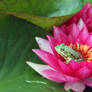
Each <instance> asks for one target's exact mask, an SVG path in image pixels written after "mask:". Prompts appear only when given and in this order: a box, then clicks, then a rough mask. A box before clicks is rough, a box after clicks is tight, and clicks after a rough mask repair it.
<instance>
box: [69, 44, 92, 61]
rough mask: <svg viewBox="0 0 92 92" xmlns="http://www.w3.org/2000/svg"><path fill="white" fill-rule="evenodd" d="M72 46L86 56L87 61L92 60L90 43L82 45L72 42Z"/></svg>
mask: <svg viewBox="0 0 92 92" xmlns="http://www.w3.org/2000/svg"><path fill="white" fill-rule="evenodd" d="M69 47H70V48H72V49H74V50H76V51H78V52H80V53H81V54H82V56H83V57H84V60H85V61H88V62H90V61H92V48H91V47H90V46H88V45H82V44H78V43H77V44H70V45H69Z"/></svg>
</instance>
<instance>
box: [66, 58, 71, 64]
mask: <svg viewBox="0 0 92 92" xmlns="http://www.w3.org/2000/svg"><path fill="white" fill-rule="evenodd" d="M71 60H73V59H72V58H67V59H66V61H65V63H66V64H68V63H69V61H71Z"/></svg>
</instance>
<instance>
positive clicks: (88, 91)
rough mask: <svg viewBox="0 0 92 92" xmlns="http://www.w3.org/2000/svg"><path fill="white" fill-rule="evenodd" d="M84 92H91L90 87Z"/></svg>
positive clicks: (91, 88)
mask: <svg viewBox="0 0 92 92" xmlns="http://www.w3.org/2000/svg"><path fill="white" fill-rule="evenodd" d="M84 92H92V87H86V89H85V91H84Z"/></svg>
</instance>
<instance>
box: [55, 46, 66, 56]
mask: <svg viewBox="0 0 92 92" xmlns="http://www.w3.org/2000/svg"><path fill="white" fill-rule="evenodd" d="M55 50H56V51H57V52H58V53H59V54H60V55H65V53H64V52H65V45H64V44H61V45H59V46H56V47H55Z"/></svg>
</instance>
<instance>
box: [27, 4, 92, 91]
mask: <svg viewBox="0 0 92 92" xmlns="http://www.w3.org/2000/svg"><path fill="white" fill-rule="evenodd" d="M86 6H89V3H88V4H87V5H86ZM86 6H84V8H85V7H86ZM84 8H83V9H84ZM83 9H82V10H81V11H80V12H83ZM84 11H85V9H84ZM80 12H79V13H77V15H78V14H80ZM81 15H82V14H81ZM74 17H76V16H74ZM74 17H73V19H74ZM78 18H79V20H78V21H77V23H76V21H74V20H73V22H71V23H70V24H68V25H67V26H66V28H65V27H63V25H62V26H60V27H55V26H54V27H53V36H49V35H47V38H48V40H47V39H44V38H40V37H36V41H37V43H38V45H39V48H40V49H33V52H35V53H36V54H37V55H38V57H39V58H40V59H41V60H42V61H44V62H45V63H46V64H47V65H43V64H36V63H32V62H29V61H27V64H28V65H29V66H31V67H32V68H33V69H34V70H35V71H37V72H38V73H39V74H40V75H42V76H43V77H45V78H47V79H49V80H52V81H54V82H58V83H65V84H64V89H65V90H67V91H68V90H69V89H72V90H74V91H75V92H83V91H84V89H85V86H86V85H87V86H92V34H91V33H90V32H89V24H88V25H87V24H86V22H85V20H84V19H83V18H81V17H78ZM89 21H90V22H91V20H90V18H89ZM68 23H69V22H68ZM90 26H91V27H92V25H90ZM91 27H90V28H91Z"/></svg>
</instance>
